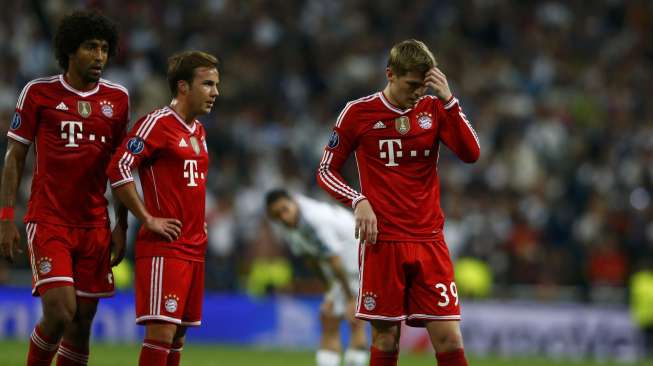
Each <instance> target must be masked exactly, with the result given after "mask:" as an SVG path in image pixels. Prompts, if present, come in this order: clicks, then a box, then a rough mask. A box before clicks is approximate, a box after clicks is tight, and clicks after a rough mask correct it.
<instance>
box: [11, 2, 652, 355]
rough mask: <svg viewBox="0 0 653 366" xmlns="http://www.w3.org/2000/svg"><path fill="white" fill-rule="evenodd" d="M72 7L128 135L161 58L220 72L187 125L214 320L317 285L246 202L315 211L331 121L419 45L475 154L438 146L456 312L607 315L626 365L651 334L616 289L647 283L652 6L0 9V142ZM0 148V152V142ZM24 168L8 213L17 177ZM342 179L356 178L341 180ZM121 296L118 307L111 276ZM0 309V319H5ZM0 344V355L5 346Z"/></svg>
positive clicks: (162, 89)
mask: <svg viewBox="0 0 653 366" xmlns="http://www.w3.org/2000/svg"><path fill="white" fill-rule="evenodd" d="M84 7H94V8H98V9H100V10H102V11H103V12H104V13H105V14H107V15H108V16H110V17H111V18H112V19H114V20H116V21H117V22H118V24H119V29H120V32H121V37H122V38H121V43H120V51H119V54H118V55H117V57H116V58H115V59H114V60H112V61H111V62H110V67H109V69H108V70H107V71H106V73H105V75H104V77H105V78H107V79H110V80H112V81H115V82H119V83H122V84H123V85H125V86H126V87H127V88H128V89H129V91H130V95H131V103H132V120H136V119H137V118H138V117H139V116H141V115H143V114H144V113H147V112H148V111H149V110H151V109H153V108H155V107H157V106H160V105H163V104H166V103H167V102H168V101H169V94H168V90H167V85H166V82H165V63H166V58H167V57H168V56H170V55H171V54H173V53H174V52H176V51H179V50H184V49H201V50H206V51H209V52H212V53H214V54H216V55H217V56H218V57H219V58H220V60H221V66H220V71H221V80H222V82H221V96H220V97H219V98H218V102H217V105H216V108H215V110H214V112H213V113H212V114H211V115H209V116H207V117H206V118H203V119H202V121H203V123H204V124H205V126H206V128H207V131H208V135H209V138H208V142H209V149H210V152H211V159H212V167H211V170H210V173H209V176H210V179H209V190H210V193H209V195H208V197H207V202H208V206H207V208H208V210H207V222H208V224H209V236H210V242H209V254H208V258H207V264H208V266H207V268H208V270H207V283H206V287H207V289H208V291H209V292H214V293H215V294H217V295H216V296H218V297H220V296H223V297H225V298H227V299H228V300H225V301H227V302H226V303H225V302H221V303H220V304H222V305H224V304H231V303H230V302H229V301H232V300H234V299H237V300H238V301H240V300H242V301H245V303H247V304H249V303H256V302H257V301H269V304H270V307H273V306H277V305H278V303H279V302H283V301H285V300H284V299H289V301H298V303H299V304H307V305H306V306H307V309H309V310H310V309H313V308H311V307H312V306H314V305H315V302H316V301H317V300H316V298H315V295H316V294H319V289H320V282H319V279H318V278H317V277H316V276H315V275H314V274H313V272H312V270H311V266H310V264H308V265H307V264H306V263H304V262H303V261H301V260H297V259H294V258H291V257H289V256H288V253H287V250H286V249H285V248H284V246H283V243H281V242H279V240H278V239H277V238H276V236H275V234H274V230H273V229H272V228H271V227H270V225H269V223H268V222H267V221H266V220H265V218H264V215H263V214H264V212H263V209H262V201H263V194H264V193H265V191H266V190H267V189H270V188H274V187H279V186H284V187H287V188H289V189H290V190H293V191H296V192H303V193H306V194H308V195H311V196H314V197H322V198H325V199H328V198H327V197H326V196H325V195H324V194H323V192H321V190H320V189H319V188H318V187H317V185H316V183H315V179H314V174H315V168H316V166H317V163H318V161H319V159H320V157H321V152H322V148H323V146H324V143H325V142H326V140H327V136H328V133H329V131H330V128H331V126H332V124H333V122H334V119H335V117H336V115H337V113H338V112H339V110H340V109H341V108H342V107H343V106H344V104H345V103H346V102H347V101H348V100H351V99H354V98H358V97H360V96H364V95H368V94H370V93H371V92H373V91H376V90H379V89H380V88H382V87H383V85H384V81H385V80H384V73H383V69H384V67H385V61H386V55H387V52H388V50H389V47H390V46H391V45H392V44H393V43H394V42H396V41H399V40H402V39H405V38H418V39H421V40H424V41H425V42H426V43H427V44H428V45H430V46H431V48H432V49H433V50H434V53H435V55H436V58H437V59H438V61H439V63H440V65H441V69H442V70H443V71H444V72H445V73H446V74H447V76H448V78H449V82H450V85H451V87H452V90H453V92H454V94H455V95H456V96H457V97H458V98H459V99H460V100H461V102H462V104H463V106H464V108H465V111H466V113H467V115H468V116H469V118H470V120H471V121H472V124H473V125H474V127H475V128H476V131H477V132H478V135H479V138H480V142H481V149H482V155H481V159H480V161H479V162H477V163H476V164H474V165H469V166H468V165H465V164H463V163H461V162H458V161H456V159H455V158H454V157H453V156H452V154H450V153H449V152H448V151H446V149H442V157H441V159H440V162H439V167H440V169H439V171H440V177H441V183H442V203H443V208H444V211H445V213H446V215H447V224H446V227H445V232H446V237H447V241H448V243H449V245H450V246H451V251H452V254H453V256H454V257H455V258H456V260H457V261H458V262H459V263H464V265H463V266H462V267H459V270H461V269H462V270H463V273H460V275H459V279H458V281H459V282H460V281H463V283H459V287H460V289H461V292H462V293H463V304H464V303H465V302H469V303H471V304H474V306H476V305H479V306H481V308H479V310H478V311H480V314H484V313H487V314H490V313H491V314H495V313H494V312H492V311H491V309H493V308H491V307H489V308H483V307H482V306H484V305H487V306H491V305H492V304H496V303H500V304H505V303H509V305H505V306H504V309H508V310H507V311H511V310H513V309H521V308H520V306H522V305H519V304H523V303H524V302H525V303H527V304H529V305H527V306H531V305H532V304H536V305H533V306H537V307H543V311H552V314H553V315H552V316H553V317H556V316H557V315H558V314H560V312H558V311H557V309H560V308H559V307H560V306H561V305H560V304H565V305H564V308H565V309H568V308H569V307H573V308H575V309H576V310H578V311H579V313H578V314H584V313H586V312H590V313H591V311H595V310H596V311H599V312H600V311H604V310H605V309H608V310H609V311H616V312H617V313H618V314H619V315H618V316H616V317H621V318H620V319H624V320H625V321H626V322H629V325H628V326H629V327H632V330H633V332H634V333H633V334H634V335H633V336H632V339H633V342H634V343H633V344H635V345H636V347H637V349H639V350H641V349H643V346H642V344H643V343H642V342H643V340H642V336H643V334H644V332H640V331H639V328H640V327H642V329H643V330H644V331H647V329H648V332H651V328H653V315H651V314H650V311H649V313H647V312H646V309H645V308H646V307H647V306H649V307H650V309H653V305H650V302H649V303H648V304H649V305H645V304H646V301H651V300H650V299H648V297H653V291H651V290H650V287H648V289H649V290H644V291H640V292H638V291H629V283H630V281H631V279H633V278H634V276H635V275H637V274H640V275H648V276H653V275H651V274H650V271H652V270H653V203H652V202H651V194H652V192H653V191H652V188H653V103H651V95H653V65H652V63H653V39H652V38H653V3H652V2H651V1H645V0H642V1H638V0H634V1H625V0H602V1H596V2H592V3H591V5H588V2H585V1H536V2H535V1H534V2H522V1H501V0H475V1H424V0H416V1H409V2H406V1H403V2H400V1H381V2H372V1H341V0H332V1H331V0H287V1H262V0H261V1H254V0H252V1H235V0H195V1H184V2H180V1H163V0H161V1H150V2H142V1H124V0H114V1H86V2H80V1H65V0H53V1H14V2H3V11H2V12H1V13H0V52H1V54H2V57H0V66H1V67H0V121H1V122H0V123H2V129H3V131H6V130H7V128H8V123H9V121H10V119H11V115H12V113H13V109H14V105H15V102H16V98H17V95H18V93H19V91H20V89H21V88H22V87H23V86H24V85H25V83H26V82H28V81H29V80H31V79H33V78H35V77H40V76H44V75H51V74H55V73H57V72H59V71H58V70H57V68H56V63H55V61H54V57H53V53H52V50H51V41H50V40H51V39H52V34H53V31H54V28H55V27H56V24H57V21H58V19H60V17H61V16H62V15H63V14H65V13H67V12H69V11H71V10H73V9H77V8H84ZM0 144H1V145H2V146H0V150H2V151H4V145H5V144H6V141H5V140H4V139H0ZM26 171H27V173H26V177H25V179H23V182H22V185H21V189H20V198H19V202H22V203H24V202H26V198H27V197H28V195H29V187H30V179H29V176H30V174H29V172H30V171H31V166H29V164H28V166H27V167H26ZM346 175H347V176H348V177H349V178H350V179H351V180H352V181H355V180H356V172H355V168H354V166H353V165H350V166H349V167H348V168H347V174H346ZM21 207H24V204H22V205H21ZM18 214H19V215H20V214H22V212H18ZM135 226H136V225H135V224H133V225H131V227H132V228H134V227H135ZM132 230H133V229H132ZM128 260H129V259H128ZM129 272H130V269H129V268H127V267H123V269H122V272H121V273H123V274H129ZM635 278H645V279H646V278H647V277H645V276H644V277H642V276H639V277H635ZM29 279H30V274H29V267H28V263H27V261H26V258H25V257H23V258H22V262H21V263H19V264H18V265H16V266H13V267H9V266H8V265H6V263H4V262H1V263H0V284H2V285H3V286H5V287H3V290H2V291H5V295H7V296H9V297H7V298H8V299H10V300H11V299H15V298H19V297H20V296H19V295H17V294H18V293H19V292H17V293H14V292H12V291H13V290H11V288H13V287H21V286H22V287H26V286H28V285H29ZM465 279H466V280H467V286H465V283H464V282H465ZM123 281H124V282H123V285H125V287H126V289H125V291H127V292H126V293H127V294H128V293H129V290H128V287H129V278H124V279H123ZM645 281H646V280H644V282H645ZM648 281H651V280H650V279H649V280H648ZM641 286H642V288H644V289H646V288H647V287H646V286H650V285H646V284H644V285H641ZM27 292H28V291H27V290H26V289H23V290H22V293H24V295H27ZM642 293H643V295H642ZM242 294H246V296H245V297H244V300H243V298H241V297H240V296H241V295H242ZM298 295H307V296H308V297H309V298H308V300H303V298H297V297H296V296H298ZM310 295H313V297H311V296H310ZM632 297H637V301H635V302H632V301H629V300H630V299H631V298H632ZM296 299H298V300H296ZM10 300H7V301H10ZM490 300H491V301H492V302H491V303H490V302H488V301H490ZM20 301H21V302H22V303H24V304H30V305H26V306H30V309H31V306H33V304H32V303H31V299H29V298H21V300H20ZM125 301H127V304H128V301H129V300H125ZM220 301H222V300H220ZM7 304H8V303H7V302H5V303H3V308H4V309H5V310H4V311H3V312H2V314H5V315H4V317H5V318H6V319H10V318H11V312H10V311H7V309H10V308H9V307H8V305H7ZM233 304H235V306H246V305H243V303H238V302H236V303H233ZM570 304H572V305H570ZM630 304H644V305H639V307H638V306H634V307H633V308H634V310H635V311H633V314H635V315H636V316H635V317H634V318H633V319H634V320H635V321H633V322H630V320H629V319H630V318H629V311H630V309H629V305H630ZM120 306H124V304H122V305H120ZM511 306H512V307H514V308H512V307H511ZM101 307H102V305H101ZM291 309H292V308H291ZM484 309H486V310H484ZM642 309H644V310H642ZM223 310H224V311H225V312H228V311H231V310H230V309H229V308H224V309H223ZM30 311H31V310H30ZM463 311H464V312H465V309H464V305H463ZM560 311H561V312H562V310H560ZM574 311H575V310H574ZM606 311H607V310H606ZM291 312H292V311H291ZM307 314H310V311H308V310H307ZM31 316H32V315H31ZM32 317H33V316H32ZM463 317H465V315H463ZM532 317H533V318H534V317H535V316H534V315H533V316H532ZM5 318H3V319H5ZM245 318H246V319H251V316H245ZM12 319H13V318H12ZM28 319H30V321H32V318H28ZM0 320H2V319H0ZM33 320H34V321H35V320H36V318H34V319H33ZM306 321H308V320H306ZM244 322H247V320H244ZM252 322H253V321H252ZM5 323H6V324H3V323H0V329H3V330H2V332H1V333H0V336H3V335H4V336H6V337H12V336H17V335H19V333H17V332H16V331H15V330H16V329H17V326H16V323H15V321H7V322H5ZM464 323H465V321H464V320H463V325H464ZM30 326H31V324H30ZM479 326H481V327H483V326H486V325H483V324H481V325H479ZM205 327H208V328H218V327H219V326H218V325H215V324H214V325H212V324H205ZM497 327H498V328H501V324H499V325H497ZM608 330H609V331H611V330H612V328H608ZM98 332H99V334H102V332H103V330H102V329H98ZM192 332H193V331H191V333H192ZM312 334H314V333H312ZM98 339H103V338H102V336H99V338H98ZM191 339H192V338H191ZM114 340H121V339H120V337H118V339H114ZM122 340H135V338H134V339H129V338H127V339H122ZM219 343H224V342H219ZM7 344H8V345H9V346H5V347H0V348H2V349H3V350H4V349H5V348H7V349H9V348H11V349H15V348H17V347H15V346H11V343H7ZM21 345H22V343H21ZM286 346H288V347H291V348H292V347H299V348H302V347H304V348H309V349H310V347H311V344H299V345H295V344H287V345H286ZM412 346H413V347H412V348H417V349H419V348H420V346H419V345H412ZM21 347H23V346H21ZM597 347H598V346H596V347H594V348H597ZM23 348H24V347H23ZM594 348H592V349H593V350H594ZM598 348H600V347H598ZM491 351H493V352H491V353H512V352H502V351H501V350H498V349H492V350H491ZM527 351H528V352H526V353H535V354H540V357H542V356H543V355H551V354H555V352H553V353H549V352H548V351H547V352H545V351H543V350H542V349H541V346H538V347H535V348H529V349H527ZM638 352H640V351H636V352H635V353H634V354H636V355H635V356H632V355H631V356H632V357H631V356H627V357H624V358H623V360H626V361H627V360H631V359H636V358H638V357H639V356H638V355H640V353H638ZM517 353H519V352H517ZM522 353H523V352H522ZM585 353H587V355H589V357H590V358H591V357H594V358H604V357H608V358H610V356H611V355H610V354H607V355H604V354H601V352H599V351H588V352H584V353H583V354H584V356H586V355H585ZM565 355H566V356H569V354H565ZM207 362H208V361H207ZM479 362H482V361H479ZM529 362H530V361H529ZM431 363H432V362H431ZM193 364H196V363H193ZM197 364H200V363H197ZM207 364H209V363H207Z"/></svg>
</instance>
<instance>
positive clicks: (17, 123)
mask: <svg viewBox="0 0 653 366" xmlns="http://www.w3.org/2000/svg"><path fill="white" fill-rule="evenodd" d="M20 122H21V118H20V113H18V112H16V113H14V118H12V119H11V125H10V126H9V127H10V128H11V129H12V130H15V129H17V128H18V127H20Z"/></svg>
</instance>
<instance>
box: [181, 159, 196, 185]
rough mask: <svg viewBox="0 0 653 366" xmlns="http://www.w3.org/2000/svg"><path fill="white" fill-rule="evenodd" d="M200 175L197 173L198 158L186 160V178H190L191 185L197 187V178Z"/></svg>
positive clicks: (189, 183)
mask: <svg viewBox="0 0 653 366" xmlns="http://www.w3.org/2000/svg"><path fill="white" fill-rule="evenodd" d="M198 177H199V174H198V173H197V160H184V178H188V184H187V186H189V187H197V183H196V182H195V179H197V178H198Z"/></svg>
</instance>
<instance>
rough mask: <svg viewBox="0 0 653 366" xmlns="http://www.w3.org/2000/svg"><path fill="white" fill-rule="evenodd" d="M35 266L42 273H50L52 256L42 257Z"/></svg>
mask: <svg viewBox="0 0 653 366" xmlns="http://www.w3.org/2000/svg"><path fill="white" fill-rule="evenodd" d="M36 263H37V267H38V268H39V273H40V274H42V275H45V274H48V273H50V271H52V258H49V257H43V258H41V259H39V260H38V261H37V262H36Z"/></svg>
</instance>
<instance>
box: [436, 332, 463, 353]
mask: <svg viewBox="0 0 653 366" xmlns="http://www.w3.org/2000/svg"><path fill="white" fill-rule="evenodd" d="M431 340H432V342H433V348H434V349H435V351H436V352H438V353H442V352H451V351H455V350H457V349H461V348H463V338H462V335H461V334H460V332H456V331H450V332H446V333H442V334H439V335H437V336H434V337H432V338H431Z"/></svg>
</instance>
